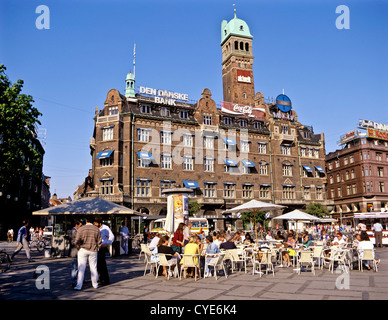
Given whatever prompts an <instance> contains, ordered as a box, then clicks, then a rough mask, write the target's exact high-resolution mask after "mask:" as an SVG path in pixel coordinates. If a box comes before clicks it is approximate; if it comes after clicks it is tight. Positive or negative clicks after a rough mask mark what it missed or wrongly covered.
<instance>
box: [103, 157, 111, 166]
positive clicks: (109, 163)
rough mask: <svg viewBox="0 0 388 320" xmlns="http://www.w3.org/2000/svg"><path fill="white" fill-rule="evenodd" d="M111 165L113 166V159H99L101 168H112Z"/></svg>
mask: <svg viewBox="0 0 388 320" xmlns="http://www.w3.org/2000/svg"><path fill="white" fill-rule="evenodd" d="M112 165H113V157H108V158H102V159H100V166H101V167H107V166H112Z"/></svg>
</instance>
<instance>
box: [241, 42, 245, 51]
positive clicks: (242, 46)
mask: <svg viewBox="0 0 388 320" xmlns="http://www.w3.org/2000/svg"><path fill="white" fill-rule="evenodd" d="M240 50H244V42H240Z"/></svg>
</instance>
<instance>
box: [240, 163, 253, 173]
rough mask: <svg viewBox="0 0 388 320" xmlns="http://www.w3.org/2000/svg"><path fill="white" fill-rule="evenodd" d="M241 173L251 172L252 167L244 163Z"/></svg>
mask: <svg viewBox="0 0 388 320" xmlns="http://www.w3.org/2000/svg"><path fill="white" fill-rule="evenodd" d="M241 173H244V174H245V173H251V168H249V167H248V166H244V165H242V167H241Z"/></svg>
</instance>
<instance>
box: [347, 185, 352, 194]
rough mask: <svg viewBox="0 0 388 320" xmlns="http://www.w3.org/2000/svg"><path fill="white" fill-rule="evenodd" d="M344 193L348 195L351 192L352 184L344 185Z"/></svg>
mask: <svg viewBox="0 0 388 320" xmlns="http://www.w3.org/2000/svg"><path fill="white" fill-rule="evenodd" d="M346 193H347V195H348V196H350V195H351V194H352V186H351V185H350V184H349V185H347V186H346Z"/></svg>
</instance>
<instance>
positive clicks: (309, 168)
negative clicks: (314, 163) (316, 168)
mask: <svg viewBox="0 0 388 320" xmlns="http://www.w3.org/2000/svg"><path fill="white" fill-rule="evenodd" d="M302 167H303V169H305V170H306V171H307V172H313V169H311V167H309V166H302Z"/></svg>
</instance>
